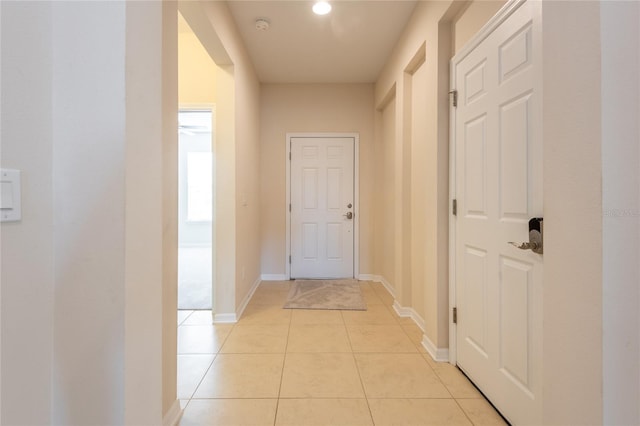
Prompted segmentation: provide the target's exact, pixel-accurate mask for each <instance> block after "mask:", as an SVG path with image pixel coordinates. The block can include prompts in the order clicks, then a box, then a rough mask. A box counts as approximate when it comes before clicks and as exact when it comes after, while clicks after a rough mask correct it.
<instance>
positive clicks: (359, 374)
mask: <svg viewBox="0 0 640 426" xmlns="http://www.w3.org/2000/svg"><path fill="white" fill-rule="evenodd" d="M340 316H341V317H342V322H343V325H344V327H345V329H346V332H347V340H348V341H349V347H350V348H351V357H352V358H353V363H354V364H355V366H356V372H357V373H358V380H359V381H360V386H361V387H362V394H363V396H364V401H365V402H366V404H367V410H368V411H369V418H370V419H371V424H372V425H374V426H375V420H374V419H373V413H372V412H371V405H369V398H368V397H367V391H366V389H365V387H364V382H363V381H362V374H361V373H360V368H359V367H358V360H357V359H356V353H355V352H354V350H353V343H352V342H351V335H350V334H349V327H347V323H346V321H345V319H344V315H342V311H341V312H340Z"/></svg>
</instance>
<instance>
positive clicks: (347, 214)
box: [342, 212, 353, 219]
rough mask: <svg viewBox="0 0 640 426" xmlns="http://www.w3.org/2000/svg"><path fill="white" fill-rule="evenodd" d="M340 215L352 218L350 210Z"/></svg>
mask: <svg viewBox="0 0 640 426" xmlns="http://www.w3.org/2000/svg"><path fill="white" fill-rule="evenodd" d="M342 216H344V217H346V218H347V219H353V213H351V212H346V213H345V214H343V215H342Z"/></svg>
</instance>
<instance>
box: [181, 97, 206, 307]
mask: <svg viewBox="0 0 640 426" xmlns="http://www.w3.org/2000/svg"><path fill="white" fill-rule="evenodd" d="M178 122H179V126H178V133H179V136H178V146H179V148H178V309H180V310H211V308H212V305H213V303H212V302H213V300H212V299H213V297H212V294H213V291H212V290H213V288H212V283H213V280H212V277H213V264H212V263H213V262H212V259H213V257H212V226H213V211H214V210H213V153H212V146H213V135H214V134H215V132H214V131H213V129H214V109H213V108H211V109H180V111H179V113H178Z"/></svg>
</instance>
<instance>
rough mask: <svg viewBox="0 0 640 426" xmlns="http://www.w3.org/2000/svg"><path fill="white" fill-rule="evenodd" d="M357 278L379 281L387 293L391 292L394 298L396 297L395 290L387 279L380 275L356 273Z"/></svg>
mask: <svg viewBox="0 0 640 426" xmlns="http://www.w3.org/2000/svg"><path fill="white" fill-rule="evenodd" d="M358 279H359V280H360V281H373V282H376V283H380V284H382V285H383V286H384V288H386V289H387V291H388V292H389V294H391V295H392V296H393V297H394V298H395V297H396V291H395V290H394V288H393V286H392V285H391V283H390V282H389V281H387V280H386V278H385V277H383V276H382V275H374V274H360V275H358Z"/></svg>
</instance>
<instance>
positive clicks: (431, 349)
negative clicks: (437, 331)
mask: <svg viewBox="0 0 640 426" xmlns="http://www.w3.org/2000/svg"><path fill="white" fill-rule="evenodd" d="M422 347H423V348H424V349H425V350H426V351H427V353H428V354H429V355H431V358H433V360H434V361H436V362H449V348H437V347H436V345H434V344H433V342H432V341H431V340H429V338H428V337H427V335H426V334H423V335H422Z"/></svg>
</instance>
